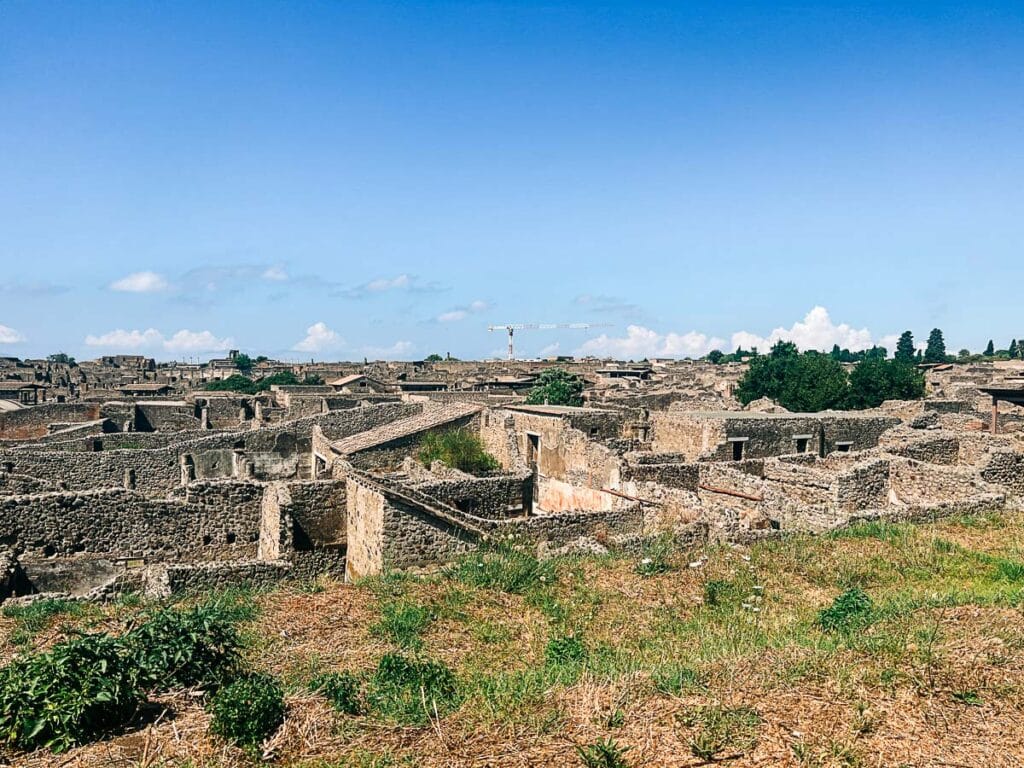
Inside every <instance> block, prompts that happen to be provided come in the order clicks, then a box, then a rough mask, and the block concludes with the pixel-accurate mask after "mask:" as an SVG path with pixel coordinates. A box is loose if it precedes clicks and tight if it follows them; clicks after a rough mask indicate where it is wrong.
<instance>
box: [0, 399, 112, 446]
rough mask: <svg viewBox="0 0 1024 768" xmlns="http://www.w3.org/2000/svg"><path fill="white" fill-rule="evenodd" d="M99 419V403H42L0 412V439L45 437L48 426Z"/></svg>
mask: <svg viewBox="0 0 1024 768" xmlns="http://www.w3.org/2000/svg"><path fill="white" fill-rule="evenodd" d="M99 418H100V404H99V403H44V404H42V405H35V406H32V407H30V408H22V409H20V410H17V411H0V439H2V440H31V439H33V438H36V437H43V436H44V435H46V434H47V433H48V432H49V426H50V424H56V423H60V424H75V423H78V422H81V421H96V420H97V419H99Z"/></svg>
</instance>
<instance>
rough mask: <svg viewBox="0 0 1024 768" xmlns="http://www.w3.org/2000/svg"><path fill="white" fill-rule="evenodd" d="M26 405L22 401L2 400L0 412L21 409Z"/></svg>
mask: <svg viewBox="0 0 1024 768" xmlns="http://www.w3.org/2000/svg"><path fill="white" fill-rule="evenodd" d="M22 408H24V406H23V405H22V404H21V403H16V402H14V401H13V400H0V413H3V412H4V411H20V410H21V409H22Z"/></svg>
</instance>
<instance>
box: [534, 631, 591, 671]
mask: <svg viewBox="0 0 1024 768" xmlns="http://www.w3.org/2000/svg"><path fill="white" fill-rule="evenodd" d="M586 660H587V647H586V646H585V645H584V644H583V642H582V641H581V640H580V639H579V638H577V637H570V636H564V637H552V638H551V639H550V640H548V644H547V645H546V646H545V647H544V661H545V663H546V664H548V665H549V666H552V667H566V666H578V665H580V664H582V663H583V662H585V661H586Z"/></svg>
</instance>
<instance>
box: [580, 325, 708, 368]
mask: <svg viewBox="0 0 1024 768" xmlns="http://www.w3.org/2000/svg"><path fill="white" fill-rule="evenodd" d="M722 343H723V341H722V339H719V338H715V337H709V336H707V335H706V334H703V333H698V332H697V331H690V332H689V333H683V334H680V333H668V334H660V333H658V332H657V331H653V330H651V329H650V328H645V327H644V326H642V325H630V326H628V327H627V328H626V335H625V337H618V338H616V337H612V336H609V335H608V334H606V333H602V334H601V335H600V336H598V337H597V338H596V339H590V340H589V341H586V342H584V343H583V345H582V346H581V347H580V348H579V349H578V350H577V351H576V354H577V355H592V356H594V357H615V358H619V359H623V360H638V359H641V358H645V357H700V356H701V355H706V354H707V353H708V352H710V351H711V350H712V349H715V348H716V347H719V346H721V345H722Z"/></svg>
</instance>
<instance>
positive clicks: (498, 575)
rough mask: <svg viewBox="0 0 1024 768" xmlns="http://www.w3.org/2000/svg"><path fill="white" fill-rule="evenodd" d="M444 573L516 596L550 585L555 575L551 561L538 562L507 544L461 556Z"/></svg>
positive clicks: (450, 576) (471, 583)
mask: <svg viewBox="0 0 1024 768" xmlns="http://www.w3.org/2000/svg"><path fill="white" fill-rule="evenodd" d="M445 573H446V575H447V576H448V578H451V579H456V580H458V581H461V582H462V583H463V584H468V585H470V586H473V587H482V588H484V589H496V590H499V591H501V592H509V593H511V594H515V595H522V594H525V593H527V592H529V591H531V590H533V589H537V588H541V587H545V586H550V585H551V584H554V582H555V578H556V575H555V567H554V564H553V563H552V562H551V561H550V560H547V561H545V562H540V561H539V560H537V558H536V557H534V556H533V555H531V554H530V553H529V552H523V551H521V550H518V549H515V548H514V547H512V546H509V545H507V544H499V545H496V546H493V547H491V548H483V549H478V550H476V551H474V552H471V553H469V554H467V555H464V556H463V557H461V558H459V559H458V560H456V561H455V563H454V565H452V566H451V567H449V568H448V569H447V571H445Z"/></svg>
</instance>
